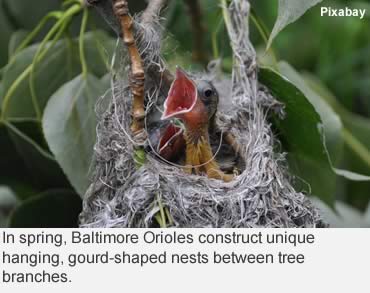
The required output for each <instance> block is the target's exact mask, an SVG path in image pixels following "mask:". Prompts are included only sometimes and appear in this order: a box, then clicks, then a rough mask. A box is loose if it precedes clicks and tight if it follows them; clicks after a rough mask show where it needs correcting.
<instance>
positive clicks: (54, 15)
mask: <svg viewBox="0 0 370 293" xmlns="http://www.w3.org/2000/svg"><path fill="white" fill-rule="evenodd" d="M60 16H61V13H60V11H52V12H50V13H48V14H47V15H46V16H45V17H44V18H43V19H42V20H41V21H40V22H39V24H38V25H37V26H36V27H35V29H34V30H33V31H32V32H30V33H29V34H28V36H27V37H26V38H25V39H24V40H23V41H22V43H21V44H20V45H19V46H18V48H17V49H16V50H15V52H14V54H13V55H12V57H11V59H10V61H9V63H12V62H13V61H14V59H15V57H16V55H17V54H18V53H19V52H20V51H22V50H23V49H24V48H26V47H27V46H28V45H29V44H30V43H31V42H32V41H33V39H34V38H35V37H36V36H37V35H38V34H39V33H40V31H41V30H42V28H43V27H44V26H45V24H46V23H47V22H48V21H49V20H50V19H52V18H57V19H59V18H60Z"/></svg>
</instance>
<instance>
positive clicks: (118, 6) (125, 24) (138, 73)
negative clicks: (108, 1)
mask: <svg viewBox="0 0 370 293" xmlns="http://www.w3.org/2000/svg"><path fill="white" fill-rule="evenodd" d="M113 10H114V13H115V15H116V16H117V18H118V19H119V21H120V25H121V31H122V38H123V42H124V43H125V44H126V46H127V49H128V53H129V55H130V61H131V74H130V87H131V92H132V94H133V103H132V124H131V131H132V132H133V133H134V134H135V135H136V134H138V133H141V132H142V131H143V129H144V117H145V111H144V95H145V94H144V82H145V75H144V68H143V61H142V59H141V56H140V53H139V50H138V48H137V46H136V42H135V39H134V33H133V29H132V28H133V20H132V18H131V16H130V15H129V9H128V4H127V0H114V1H113Z"/></svg>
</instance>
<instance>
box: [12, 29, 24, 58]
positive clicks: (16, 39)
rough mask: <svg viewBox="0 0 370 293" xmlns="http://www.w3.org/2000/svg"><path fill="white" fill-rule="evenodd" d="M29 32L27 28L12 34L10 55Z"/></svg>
mask: <svg viewBox="0 0 370 293" xmlns="http://www.w3.org/2000/svg"><path fill="white" fill-rule="evenodd" d="M28 34H29V32H28V31H25V30H19V31H16V32H15V33H13V34H12V37H11V38H10V41H9V54H8V55H9V57H11V56H12V55H13V54H14V53H15V51H16V50H17V49H18V47H19V46H20V44H21V43H22V42H23V41H24V39H25V38H26V37H27V35H28Z"/></svg>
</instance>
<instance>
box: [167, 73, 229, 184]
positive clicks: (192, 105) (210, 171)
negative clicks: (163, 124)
mask: <svg viewBox="0 0 370 293" xmlns="http://www.w3.org/2000/svg"><path fill="white" fill-rule="evenodd" d="M218 101H219V97H218V94H217V91H216V90H215V88H214V87H213V85H212V84H211V83H210V82H208V81H204V80H200V81H197V83H195V82H194V81H193V80H192V79H191V78H189V77H188V75H187V74H186V73H185V72H184V71H182V70H181V69H180V68H177V70H176V78H175V80H174V81H173V83H172V85H171V88H170V90H169V93H168V96H167V99H166V100H165V103H164V113H163V115H162V118H161V120H166V119H170V118H178V119H180V120H182V122H183V123H184V126H185V131H184V139H185V149H186V151H185V157H186V159H185V170H186V171H187V172H188V173H192V172H193V171H194V172H195V173H196V174H200V173H201V172H202V171H203V172H205V173H206V174H207V176H208V177H210V178H214V179H219V180H224V181H226V182H229V181H231V180H232V179H233V177H234V176H233V175H230V174H225V173H224V172H223V171H222V170H221V169H220V167H219V165H218V164H217V162H216V161H215V158H214V155H213V152H212V148H211V145H210V137H209V129H210V126H211V125H213V124H214V119H215V114H216V111H217V106H218Z"/></svg>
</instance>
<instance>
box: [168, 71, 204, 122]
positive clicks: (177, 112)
mask: <svg viewBox="0 0 370 293" xmlns="http://www.w3.org/2000/svg"><path fill="white" fill-rule="evenodd" d="M197 98H198V91H197V87H196V85H195V83H194V81H192V80H191V79H190V78H189V77H188V76H187V74H186V73H185V72H184V71H182V70H181V69H180V68H177V69H176V79H175V80H174V82H173V83H172V85H171V88H170V91H169V92H168V96H167V99H166V101H165V102H164V112H163V115H162V118H161V119H162V120H164V119H168V118H171V117H178V118H180V117H181V115H182V114H185V113H188V112H190V111H191V110H192V109H193V108H194V106H195V103H196V101H197Z"/></svg>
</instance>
